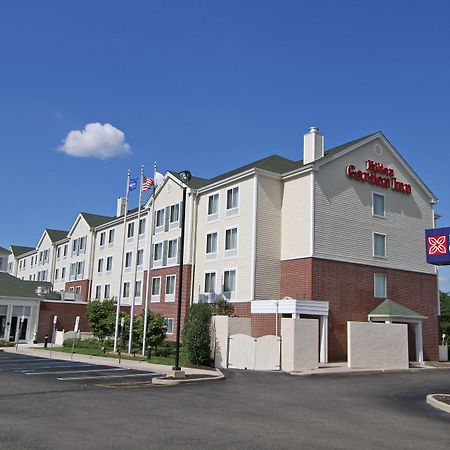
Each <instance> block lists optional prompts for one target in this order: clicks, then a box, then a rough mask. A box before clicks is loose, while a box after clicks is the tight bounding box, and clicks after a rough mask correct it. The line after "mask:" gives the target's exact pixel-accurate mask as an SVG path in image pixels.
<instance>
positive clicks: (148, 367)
mask: <svg viewBox="0 0 450 450" xmlns="http://www.w3.org/2000/svg"><path fill="white" fill-rule="evenodd" d="M3 350H4V351H5V352H8V353H17V354H20V355H29V356H37V357H41V358H49V359H57V360H61V361H76V362H83V363H88V364H100V365H104V366H111V367H122V368H125V369H133V370H142V371H144V372H156V373H161V374H167V373H168V372H169V371H171V370H172V367H171V366H166V365H162V364H152V363H149V362H146V361H133V360H130V359H122V361H121V363H119V360H118V359H117V358H108V357H103V356H90V355H81V354H79V353H74V354H73V358H71V354H70V353H62V352H55V351H53V352H52V356H51V358H50V350H43V349H42V348H39V347H30V346H28V345H23V344H22V345H19V348H18V351H17V352H16V348H15V347H5V348H4V349H3ZM182 369H183V370H184V372H185V373H186V374H189V375H211V374H214V373H215V370H214V369H212V370H204V369H197V368H189V367H183V368H182Z"/></svg>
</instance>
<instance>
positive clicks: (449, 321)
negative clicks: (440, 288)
mask: <svg viewBox="0 0 450 450" xmlns="http://www.w3.org/2000/svg"><path fill="white" fill-rule="evenodd" d="M440 299H441V331H442V333H445V334H446V335H447V341H448V342H450V294H449V293H448V292H447V293H446V292H440Z"/></svg>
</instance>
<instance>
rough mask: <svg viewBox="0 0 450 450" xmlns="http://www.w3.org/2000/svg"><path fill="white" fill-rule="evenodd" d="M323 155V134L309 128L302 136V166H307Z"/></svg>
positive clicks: (316, 129) (313, 128) (314, 128)
mask: <svg viewBox="0 0 450 450" xmlns="http://www.w3.org/2000/svg"><path fill="white" fill-rule="evenodd" d="M323 155H324V146H323V134H321V133H319V129H318V128H316V127H310V129H309V131H308V133H306V134H305V135H304V136H303V164H309V163H311V162H313V161H315V160H316V159H319V158H322V156H323Z"/></svg>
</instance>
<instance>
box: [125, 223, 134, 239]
mask: <svg viewBox="0 0 450 450" xmlns="http://www.w3.org/2000/svg"><path fill="white" fill-rule="evenodd" d="M133 236H134V222H131V223H129V224H128V226H127V238H128V239H130V238H132V237H133Z"/></svg>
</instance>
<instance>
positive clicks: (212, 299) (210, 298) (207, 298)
mask: <svg viewBox="0 0 450 450" xmlns="http://www.w3.org/2000/svg"><path fill="white" fill-rule="evenodd" d="M216 299H217V294H216V293H215V292H207V293H205V294H200V298H199V302H200V303H216Z"/></svg>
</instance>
